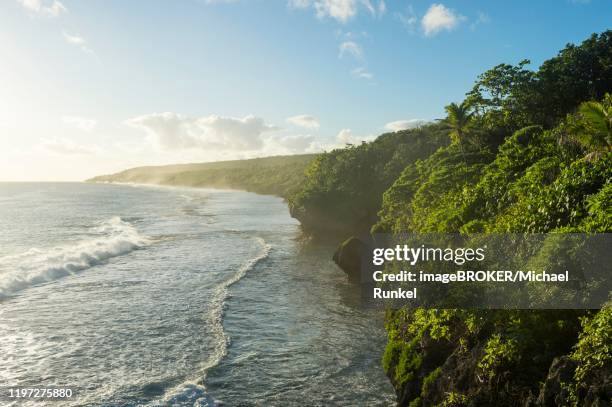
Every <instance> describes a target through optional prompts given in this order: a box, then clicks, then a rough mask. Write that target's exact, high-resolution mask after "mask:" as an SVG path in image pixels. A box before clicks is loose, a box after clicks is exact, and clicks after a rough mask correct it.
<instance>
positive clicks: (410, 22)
mask: <svg viewBox="0 0 612 407" xmlns="http://www.w3.org/2000/svg"><path fill="white" fill-rule="evenodd" d="M395 18H397V19H398V20H399V21H400V22H401V23H402V24H403V25H404V27H406V28H408V29H409V30H410V31H414V27H415V26H416V23H417V21H418V18H417V16H416V14H415V12H414V9H413V8H412V6H408V8H407V9H406V11H405V12H403V13H400V12H397V13H395Z"/></svg>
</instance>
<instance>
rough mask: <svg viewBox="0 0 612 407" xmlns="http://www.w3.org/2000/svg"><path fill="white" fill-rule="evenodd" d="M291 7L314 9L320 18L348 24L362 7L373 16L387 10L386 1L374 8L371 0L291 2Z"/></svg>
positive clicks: (305, 0) (309, 0)
mask: <svg viewBox="0 0 612 407" xmlns="http://www.w3.org/2000/svg"><path fill="white" fill-rule="evenodd" d="M288 4H289V6H290V7H294V8H300V9H307V8H310V7H312V8H313V9H314V10H315V13H316V15H317V17H318V18H326V17H329V18H333V19H335V20H337V21H339V22H341V23H346V22H347V21H349V20H350V19H352V18H353V17H355V16H356V15H357V13H358V11H359V8H360V7H363V8H365V9H366V10H367V11H368V12H369V13H370V14H371V15H373V16H381V15H382V14H384V13H385V12H386V10H387V6H386V4H385V2H384V0H380V1H379V3H378V5H377V6H374V4H373V3H372V1H371V0H289V1H288Z"/></svg>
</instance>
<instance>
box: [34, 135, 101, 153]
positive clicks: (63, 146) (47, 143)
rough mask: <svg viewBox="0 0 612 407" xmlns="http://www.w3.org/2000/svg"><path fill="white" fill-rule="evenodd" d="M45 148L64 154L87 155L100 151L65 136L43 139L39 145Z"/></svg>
mask: <svg viewBox="0 0 612 407" xmlns="http://www.w3.org/2000/svg"><path fill="white" fill-rule="evenodd" d="M39 147H40V148H42V149H43V150H47V151H50V152H53V153H56V154H63V155H77V154H80V155H85V154H94V153H96V152H98V151H99V149H98V148H96V147H87V146H83V145H79V144H76V143H74V142H73V141H70V140H68V139H65V138H59V137H55V138H51V139H43V140H42V142H41V143H40V145H39Z"/></svg>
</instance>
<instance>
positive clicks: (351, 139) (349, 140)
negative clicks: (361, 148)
mask: <svg viewBox="0 0 612 407" xmlns="http://www.w3.org/2000/svg"><path fill="white" fill-rule="evenodd" d="M375 138H376V136H361V137H359V136H356V135H354V134H353V132H352V130H351V129H342V130H340V132H339V133H338V135H337V136H336V140H337V141H338V142H339V143H342V144H361V143H362V142H364V141H365V142H369V141H372V140H374V139H375Z"/></svg>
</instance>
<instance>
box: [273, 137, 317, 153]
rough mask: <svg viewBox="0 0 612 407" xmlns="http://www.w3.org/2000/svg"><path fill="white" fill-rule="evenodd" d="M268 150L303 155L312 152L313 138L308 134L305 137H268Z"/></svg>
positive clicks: (313, 146) (313, 148) (313, 147)
mask: <svg viewBox="0 0 612 407" xmlns="http://www.w3.org/2000/svg"><path fill="white" fill-rule="evenodd" d="M267 144H268V149H270V150H272V151H278V150H279V147H280V151H279V152H285V153H304V152H309V151H314V150H315V149H316V147H315V138H314V136H311V135H310V134H307V135H301V134H297V135H285V136H277V137H270V138H269V139H268V140H267Z"/></svg>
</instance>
